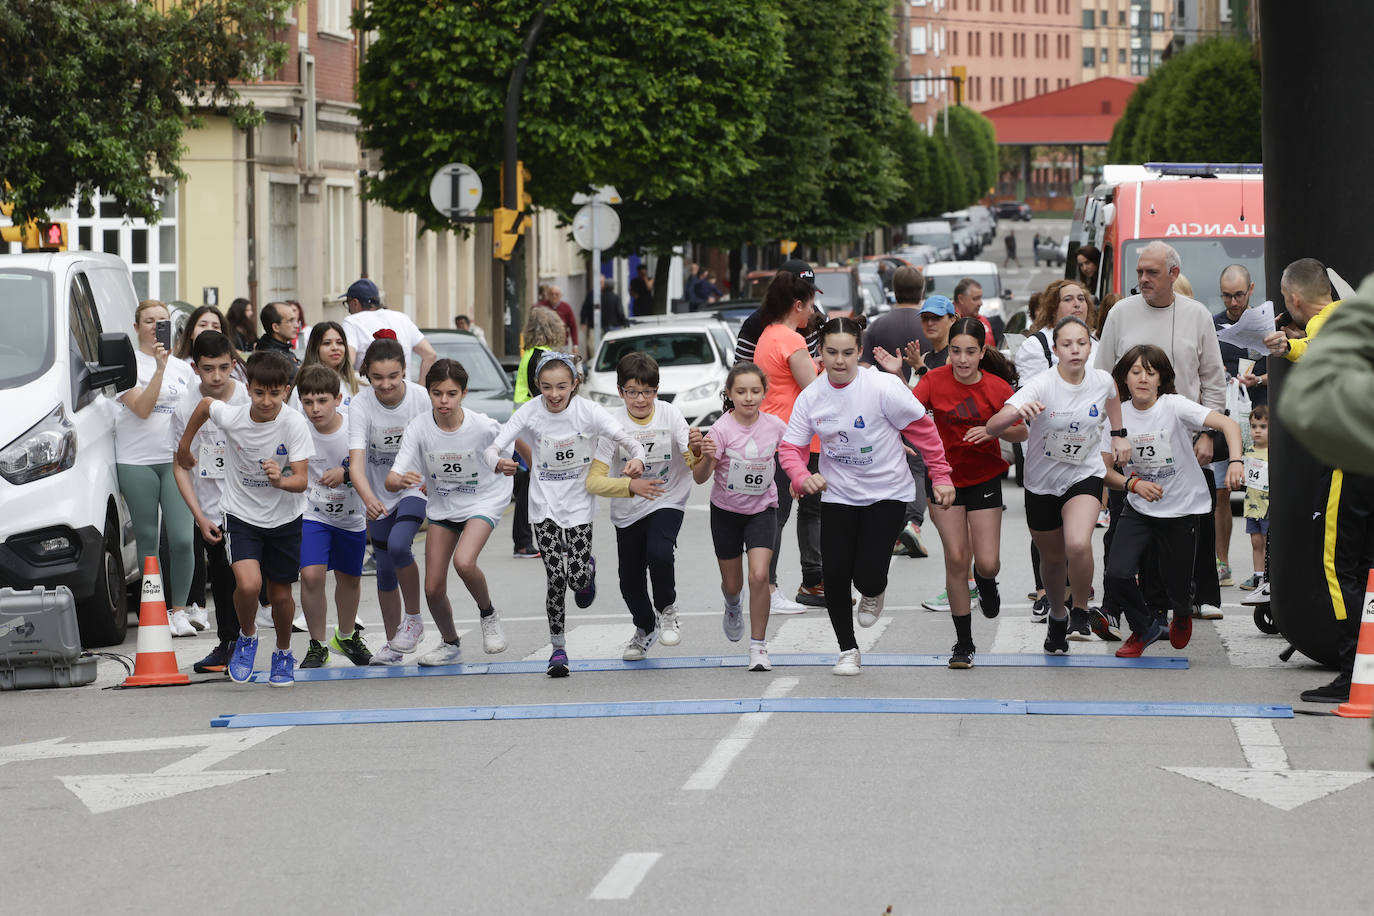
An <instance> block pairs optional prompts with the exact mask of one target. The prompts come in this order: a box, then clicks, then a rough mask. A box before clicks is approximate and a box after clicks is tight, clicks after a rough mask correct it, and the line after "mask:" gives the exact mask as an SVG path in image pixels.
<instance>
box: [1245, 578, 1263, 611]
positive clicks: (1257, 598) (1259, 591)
mask: <svg viewBox="0 0 1374 916" xmlns="http://www.w3.org/2000/svg"><path fill="white" fill-rule="evenodd" d="M1240 603H1241V604H1243V605H1244V606H1245V607H1259V606H1260V605H1262V604H1268V603H1269V583H1268V582H1263V581H1262V582H1260V584H1259V587H1258V588H1256V589H1255V590H1254V591H1253V592H1251V593H1250V594H1248V595H1246V596H1245V597H1244V598H1242V599H1240Z"/></svg>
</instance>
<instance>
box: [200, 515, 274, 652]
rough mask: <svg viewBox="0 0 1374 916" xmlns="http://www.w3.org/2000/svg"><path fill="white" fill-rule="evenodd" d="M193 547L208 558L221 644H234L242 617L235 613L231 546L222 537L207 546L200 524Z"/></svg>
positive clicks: (207, 566)
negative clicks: (230, 558)
mask: <svg viewBox="0 0 1374 916" xmlns="http://www.w3.org/2000/svg"><path fill="white" fill-rule="evenodd" d="M193 547H194V549H195V552H196V555H197V556H199V555H200V554H204V555H205V559H206V564H205V570H206V578H207V579H208V580H209V585H210V594H211V595H212V596H213V597H214V599H215V632H216V635H217V636H219V641H220V643H221V644H224V643H232V642H233V641H234V640H236V639H238V638H239V615H238V612H237V611H235V610H234V569H233V567H232V566H230V564H229V552H228V543H227V542H226V541H225V540H224V539H223V538H221V539H220V542H219V543H218V544H207V543H206V542H205V539H204V538H203V537H201V536H200V526H199V525H197V526H196V536H195V542H194V545H193ZM264 581H266V580H265V579H264ZM203 606H204V605H202V607H203Z"/></svg>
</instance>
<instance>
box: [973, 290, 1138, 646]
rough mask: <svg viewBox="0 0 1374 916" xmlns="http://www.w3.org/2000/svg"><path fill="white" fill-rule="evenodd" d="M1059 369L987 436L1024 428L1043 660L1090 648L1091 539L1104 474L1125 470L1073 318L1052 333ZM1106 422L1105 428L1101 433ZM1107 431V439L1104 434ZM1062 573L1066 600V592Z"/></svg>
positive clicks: (1124, 452) (1044, 376) (1112, 406)
mask: <svg viewBox="0 0 1374 916" xmlns="http://www.w3.org/2000/svg"><path fill="white" fill-rule="evenodd" d="M1053 340H1054V351H1055V355H1057V356H1058V357H1059V364H1058V365H1057V366H1055V367H1054V369H1053V370H1050V371H1046V372H1042V373H1040V374H1039V375H1037V376H1035V377H1034V378H1032V379H1031V380H1030V381H1029V382H1027V383H1026V384H1024V385H1023V386H1022V387H1021V389H1020V390H1019V391H1017V392H1016V393H1015V394H1013V395H1012V396H1011V398H1010V400H1008V401H1007V403H1006V406H1005V407H1003V408H1002V409H1001V410H1000V411H998V412H997V415H996V416H995V417H993V418H992V419H991V420H990V421H988V424H987V427H986V432H987V435H988V436H992V437H997V436H1001V435H1002V434H1003V433H1005V432H1006V431H1007V430H1008V429H1010V428H1011V427H1012V426H1013V425H1014V424H1015V423H1016V422H1017V420H1018V419H1020V420H1025V421H1026V423H1027V424H1028V425H1029V427H1030V435H1029V438H1028V439H1027V448H1026V524H1027V525H1028V526H1029V527H1030V532H1031V540H1032V541H1034V542H1035V545H1036V547H1037V548H1038V549H1039V550H1040V571H1041V579H1042V581H1043V582H1044V583H1045V592H1046V594H1047V595H1049V599H1050V619H1049V621H1048V624H1049V626H1048V632H1047V633H1046V634H1045V652H1047V653H1049V654H1051V655H1064V654H1067V653H1068V651H1069V643H1068V640H1069V639H1074V640H1079V641H1083V640H1090V639H1092V630H1091V628H1090V624H1089V620H1088V612H1087V609H1086V608H1087V603H1088V596H1089V593H1090V591H1091V589H1092V580H1093V550H1092V547H1093V540H1092V539H1093V531H1094V530H1095V529H1096V527H1097V515H1098V512H1099V510H1100V509H1101V508H1102V486H1103V477H1104V474H1105V467H1104V464H1105V465H1106V466H1110V465H1111V463H1112V456H1111V455H1109V454H1107V453H1109V452H1115V453H1116V461H1117V463H1124V462H1125V461H1126V459H1127V457H1128V452H1129V446H1128V445H1127V444H1126V442H1125V439H1124V436H1125V435H1126V432H1125V430H1124V429H1122V428H1121V401H1120V400H1118V398H1117V391H1116V383H1115V382H1114V381H1113V380H1112V377H1111V376H1110V375H1108V374H1107V373H1106V372H1104V371H1102V370H1101V369H1090V368H1087V361H1088V355H1089V353H1090V352H1091V348H1092V335H1091V334H1089V332H1088V325H1087V323H1086V322H1084V321H1083V319H1081V318H1079V317H1077V316H1072V315H1071V316H1068V317H1065V318H1061V319H1059V322H1058V323H1057V324H1055V326H1054V337H1053ZM1108 419H1110V421H1111V426H1110V427H1108V426H1106V425H1105V424H1106V422H1107V420H1108ZM1108 429H1110V431H1111V438H1110V439H1108V437H1107V435H1106V433H1107V431H1108ZM1066 567H1067V571H1068V580H1069V583H1070V588H1071V594H1070V595H1069V596H1067V598H1068V603H1067V604H1066V603H1065V601H1066V595H1065V589H1064V579H1065V569H1066Z"/></svg>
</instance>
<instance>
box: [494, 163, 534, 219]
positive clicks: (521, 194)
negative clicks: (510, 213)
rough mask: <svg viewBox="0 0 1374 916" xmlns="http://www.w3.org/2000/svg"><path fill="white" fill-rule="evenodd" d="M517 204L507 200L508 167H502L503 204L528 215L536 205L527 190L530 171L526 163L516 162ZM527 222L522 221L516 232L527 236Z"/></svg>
mask: <svg viewBox="0 0 1374 916" xmlns="http://www.w3.org/2000/svg"><path fill="white" fill-rule="evenodd" d="M515 166H516V168H515V203H513V204H512V203H511V202H510V201H508V200H506V199H505V196H506V167H505V165H504V164H503V165H502V166H501V203H502V204H503V205H505V206H507V207H510V208H511V209H514V210H518V211H519V212H521V213H528V212H529V211H530V207H531V206H533V204H534V198H532V197H531V196H530V195H529V193H528V192H527V191H526V190H525V182H527V181H529V180H530V170H529V169H527V168H525V163H523V162H516V164H515ZM525 222H526V221H524V220H522V221H521V222H520V224H519V225H518V226H517V227H516V229H515V231H516V232H517V233H519V234H520V235H524V234H525Z"/></svg>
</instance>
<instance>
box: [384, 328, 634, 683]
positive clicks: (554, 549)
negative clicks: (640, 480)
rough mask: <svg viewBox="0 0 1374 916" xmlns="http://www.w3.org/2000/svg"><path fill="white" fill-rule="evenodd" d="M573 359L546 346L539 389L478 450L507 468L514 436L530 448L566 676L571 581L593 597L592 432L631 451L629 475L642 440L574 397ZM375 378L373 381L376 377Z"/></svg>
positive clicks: (537, 530) (550, 605)
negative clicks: (589, 482) (565, 623)
mask: <svg viewBox="0 0 1374 916" xmlns="http://www.w3.org/2000/svg"><path fill="white" fill-rule="evenodd" d="M577 363H578V359H577V357H576V356H573V355H571V354H568V353H560V352H558V351H556V350H550V351H547V352H545V353H544V354H543V355H542V356H540V357H539V363H538V364H537V365H536V366H535V370H534V377H535V380H536V382H537V383H538V385H539V396H538V397H536V398H533V399H531V400H530V401H527V402H526V403H525V404H523V405H522V406H521V407H520V408H519V409H518V410H516V411H515V413H514V414H512V415H511V418H510V419H509V420H507V421H506V424H505V425H504V426H502V427H501V431H500V433H499V434H498V435H497V436H496V440H495V441H494V442H493V443H492V444H491V445H489V446H487V448H486V450H485V451H484V452H483V454H482V458H483V460H484V461H485V462H486V463H487V467H490V468H495V469H496V470H498V471H500V472H501V473H502V474H506V475H508V476H509V475H512V474H514V473H515V471H516V469H517V467H518V465H517V464H516V463H515V461H514V459H512V458H510V457H508V456H509V455H510V450H511V446H512V445H514V444H515V440H516V439H523V440H524V441H525V443H526V444H527V445H529V446H530V448H531V449H532V450H533V452H534V456H533V457H534V462H533V465H532V467H531V468H530V496H529V500H530V522H531V523H532V524H533V525H534V536H535V540H536V542H537V545H538V547H539V553H540V558H541V559H542V560H543V561H544V573H545V575H546V576H547V577H548V597H547V601H546V605H545V610H546V611H547V613H548V617H549V642H550V643H552V645H553V652H552V653H551V654H550V655H549V667H548V675H549V677H567V676H568V651H567V642H566V636H565V635H564V632H563V629H564V627H563V616H564V601H565V600H566V598H567V591H568V588H569V587H571V588H572V589H573V600H575V601H576V602H577V606H578V607H581V608H585V607H590V606H591V603H592V601H594V600H595V599H596V559H595V558H594V557H593V556H592V518H593V516H595V514H596V497H594V496H593V495H592V494H591V493H590V492H588V490H587V486H586V482H587V471H588V470H589V469H590V468H591V464H592V455H593V454H594V453H595V451H596V444H597V439H598V438H600V437H605V438H607V439H613V440H614V441H615V443H616V444H617V445H618V446H620V448H622V449H623V450H624V452H625V454H627V455H629V456H630V457H629V460H628V461H626V463H625V468H624V474H625V476H626V477H630V478H637V477H639V476H640V475H641V474H643V473H644V446H642V445H640V443H639V440H638V439H636V438H635V437H634V436H631V435H630V434H629V433H628V432H627V431H626V430H625V429H624V428H623V427H622V426H621V425H620V424H619V423H617V422H616V421H615V420H614V419H613V418H612V417H611V415H610V414H609V413H608V412H607V411H606V408H604V407H602V406H601V405H599V404H596V403H594V402H592V401H591V400H589V399H587V398H579V397H576V394H577V386H578V382H579V380H580V377H581V376H580V373H579V372H578V368H577ZM374 384H375V383H374Z"/></svg>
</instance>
